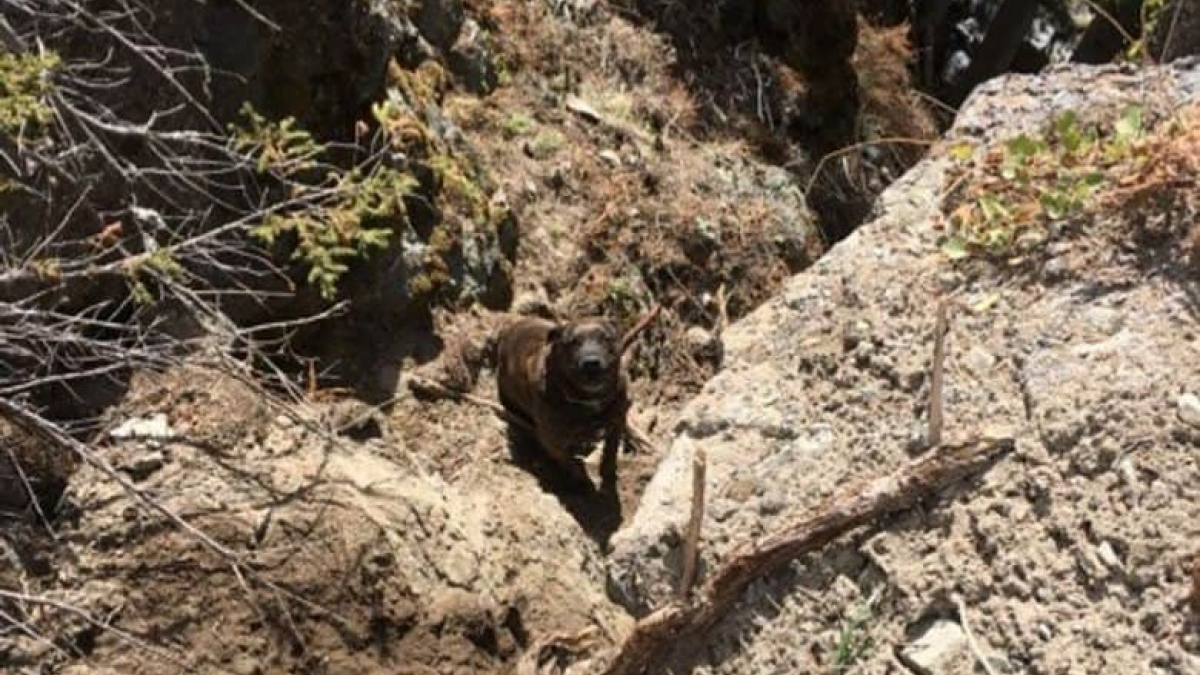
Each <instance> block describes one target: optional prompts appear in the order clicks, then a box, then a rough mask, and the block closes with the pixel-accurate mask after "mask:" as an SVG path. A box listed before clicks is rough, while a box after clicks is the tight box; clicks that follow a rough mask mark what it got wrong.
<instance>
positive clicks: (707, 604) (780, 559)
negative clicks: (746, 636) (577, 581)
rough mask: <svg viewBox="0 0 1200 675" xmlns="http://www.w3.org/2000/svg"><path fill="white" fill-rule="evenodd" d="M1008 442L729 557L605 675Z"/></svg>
mask: <svg viewBox="0 0 1200 675" xmlns="http://www.w3.org/2000/svg"><path fill="white" fill-rule="evenodd" d="M1012 448H1013V440H1012V438H1009V437H999V438H984V439H980V440H975V441H969V442H965V443H960V444H953V445H951V444H946V445H942V446H941V447H939V448H938V449H937V450H936V451H934V452H930V453H928V454H927V455H925V456H923V457H921V458H919V459H916V460H914V461H912V462H911V463H909V464H907V465H905V466H903V467H901V468H900V469H898V470H896V471H895V472H894V473H892V474H891V475H888V476H885V477H883V478H878V479H876V480H874V481H871V482H869V483H867V484H866V485H859V486H855V487H854V488H852V489H849V490H846V491H844V492H842V493H840V494H838V495H837V496H835V497H833V498H832V499H830V500H829V501H827V502H825V504H824V505H822V506H820V507H818V508H817V509H816V510H815V513H814V514H813V515H811V516H809V517H806V518H801V519H799V520H797V521H794V522H793V523H791V524H789V525H787V526H785V527H783V528H782V529H781V530H779V531H777V532H775V533H772V534H769V535H767V536H765V537H763V538H761V539H759V540H757V541H753V542H750V543H747V544H745V545H743V546H742V547H740V548H739V549H737V550H735V551H734V552H732V553H730V554H729V556H728V558H727V559H726V561H725V563H724V564H722V565H721V566H720V567H719V568H718V569H717V570H716V571H715V572H714V573H713V575H712V576H711V577H710V578H709V580H708V581H707V582H705V584H704V585H703V586H702V587H701V588H700V590H699V592H698V593H697V594H696V595H695V597H694V599H693V600H692V602H691V603H687V604H685V603H673V604H670V605H668V606H666V607H663V608H662V609H659V610H657V611H655V612H654V613H653V614H650V615H649V616H647V617H645V618H643V619H642V620H640V621H638V623H637V625H636V626H635V627H634V629H633V631H632V632H631V633H630V634H629V636H628V637H627V638H626V639H625V641H624V643H623V644H622V645H621V647H620V648H619V649H618V650H617V651H616V654H615V655H614V657H613V658H612V660H611V661H610V662H609V663H608V665H607V667H606V668H604V669H603V670H602V671H601V672H602V673H603V674H604V675H638V674H639V673H641V672H643V671H644V670H645V669H646V668H647V667H649V666H650V665H651V664H653V663H655V662H656V660H657V659H658V658H659V657H660V655H662V653H663V652H664V651H666V650H667V649H668V648H669V647H670V646H671V645H672V644H676V643H677V642H678V641H679V640H681V639H683V638H686V637H689V636H693V635H696V634H698V633H700V632H701V631H703V630H705V629H706V628H708V627H709V626H711V625H712V624H713V623H714V622H716V621H717V620H718V619H720V618H721V617H722V616H723V615H724V614H725V613H726V612H727V611H728V610H729V608H730V607H731V606H732V605H733V604H734V603H735V602H736V601H737V599H738V597H739V596H740V595H741V593H742V591H743V590H744V589H745V588H746V587H747V586H748V585H749V584H750V583H752V582H753V581H755V580H756V579H759V578H761V577H762V576H764V575H766V574H770V573H771V572H774V571H776V570H778V569H780V568H781V567H783V566H784V565H787V564H788V563H790V562H791V561H792V560H794V559H795V558H796V557H797V556H799V555H801V554H804V553H807V552H809V551H813V550H816V549H819V548H821V547H822V546H824V545H825V544H827V543H829V542H830V541H833V540H834V539H835V538H837V537H838V536H840V535H842V534H844V533H846V532H848V531H849V530H852V529H854V528H856V527H859V526H862V525H865V524H867V523H869V522H871V521H873V520H875V519H877V518H879V517H881V516H884V515H887V514H889V513H895V512H897V511H901V510H903V509H906V508H909V507H911V506H912V505H913V504H914V503H915V502H917V501H918V500H920V499H923V498H925V497H927V496H929V495H930V494H932V493H934V492H936V491H937V490H940V489H942V488H944V487H946V486H948V485H951V484H953V483H954V482H956V481H958V480H960V479H962V478H963V477H965V476H968V475H970V474H973V473H976V472H979V471H982V470H984V469H985V468H986V467H987V466H989V465H990V464H991V463H992V462H994V461H995V460H996V459H998V458H999V457H1001V456H1002V455H1004V454H1006V453H1008V452H1010V451H1011V450H1012Z"/></svg>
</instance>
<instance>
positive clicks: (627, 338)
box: [621, 302, 662, 355]
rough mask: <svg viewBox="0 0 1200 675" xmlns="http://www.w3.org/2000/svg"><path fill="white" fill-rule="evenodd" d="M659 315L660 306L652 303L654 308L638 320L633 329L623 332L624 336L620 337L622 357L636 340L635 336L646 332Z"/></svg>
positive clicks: (660, 311)
mask: <svg viewBox="0 0 1200 675" xmlns="http://www.w3.org/2000/svg"><path fill="white" fill-rule="evenodd" d="M661 313H662V304H660V303H657V302H656V303H654V306H653V307H651V308H650V311H649V312H646V314H645V315H643V316H642V318H641V319H638V322H637V323H636V324H634V325H633V328H630V329H629V330H628V331H626V332H625V335H624V336H622V337H621V354H622V355H624V354H625V352H627V351H629V348H630V347H632V346H633V341H634V340H636V339H637V336H638V335H640V334H641V332H642V331H644V330H646V328H647V327H649V326H650V324H651V322H653V321H654V320H655V319H657V318H658V315H659V314H661Z"/></svg>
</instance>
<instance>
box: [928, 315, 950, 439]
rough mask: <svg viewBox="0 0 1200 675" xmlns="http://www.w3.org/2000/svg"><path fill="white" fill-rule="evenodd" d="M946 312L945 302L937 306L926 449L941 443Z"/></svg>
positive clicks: (943, 407)
mask: <svg viewBox="0 0 1200 675" xmlns="http://www.w3.org/2000/svg"><path fill="white" fill-rule="evenodd" d="M947 313H948V310H947V305H946V303H945V302H942V303H941V304H939V305H938V308H937V325H936V327H935V328H934V333H933V366H932V368H931V374H930V381H929V434H928V438H926V439H925V442H926V443H927V447H931V448H934V447H937V446H939V445H941V443H942V427H943V426H944V425H945V400H944V398H943V396H944V387H945V380H946V372H945V371H946V333H947V329H948V328H949V318H948V316H947Z"/></svg>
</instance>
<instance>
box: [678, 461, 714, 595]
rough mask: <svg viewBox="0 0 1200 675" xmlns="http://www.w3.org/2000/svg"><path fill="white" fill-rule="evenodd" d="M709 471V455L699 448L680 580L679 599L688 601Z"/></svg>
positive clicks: (693, 467) (693, 471)
mask: <svg viewBox="0 0 1200 675" xmlns="http://www.w3.org/2000/svg"><path fill="white" fill-rule="evenodd" d="M707 469H708V453H707V452H705V451H704V448H698V449H697V450H696V454H695V455H694V456H693V457H692V513H691V517H690V518H689V519H688V529H687V539H685V540H684V542H683V576H682V577H680V580H679V598H680V599H681V600H687V598H688V597H689V596H690V595H691V594H692V583H693V582H694V581H695V580H696V563H697V562H699V560H698V556H699V554H700V527H701V525H703V524H704V478H705V473H706V472H707Z"/></svg>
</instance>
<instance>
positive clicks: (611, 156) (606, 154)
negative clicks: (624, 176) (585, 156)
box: [600, 150, 621, 167]
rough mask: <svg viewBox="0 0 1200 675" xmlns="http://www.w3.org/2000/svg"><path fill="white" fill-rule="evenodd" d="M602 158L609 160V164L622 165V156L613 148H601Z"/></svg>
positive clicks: (613, 165)
mask: <svg viewBox="0 0 1200 675" xmlns="http://www.w3.org/2000/svg"><path fill="white" fill-rule="evenodd" d="M600 159H602V160H604V161H605V162H608V164H609V166H612V167H618V166H621V156H620V155H618V154H617V153H615V152H613V151H612V150H601V151H600Z"/></svg>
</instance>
